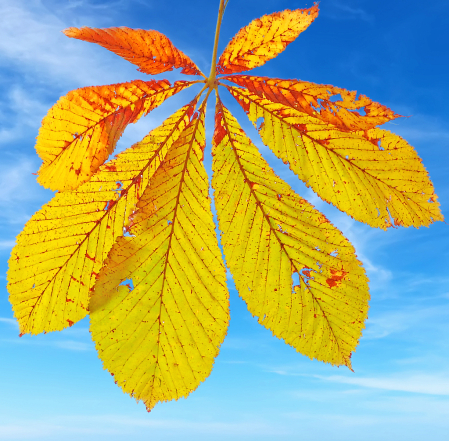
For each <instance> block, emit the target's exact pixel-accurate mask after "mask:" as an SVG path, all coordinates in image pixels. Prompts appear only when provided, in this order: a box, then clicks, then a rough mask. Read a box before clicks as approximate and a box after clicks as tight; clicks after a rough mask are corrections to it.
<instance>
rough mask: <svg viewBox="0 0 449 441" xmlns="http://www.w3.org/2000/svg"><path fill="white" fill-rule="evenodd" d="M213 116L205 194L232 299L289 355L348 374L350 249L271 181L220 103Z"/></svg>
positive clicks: (361, 280) (359, 296)
mask: <svg viewBox="0 0 449 441" xmlns="http://www.w3.org/2000/svg"><path fill="white" fill-rule="evenodd" d="M216 115H217V117H216V127H215V133H214V137H213V146H214V147H213V149H214V156H213V163H212V169H213V173H214V174H213V179H212V186H213V188H214V190H215V193H214V199H215V206H216V209H217V217H218V223H219V227H220V230H221V231H222V246H223V250H224V253H225V256H226V262H227V265H228V267H229V269H230V271H231V273H232V275H233V277H234V282H235V285H236V287H237V289H238V291H239V294H240V296H241V297H242V298H243V299H244V300H245V302H246V304H247V306H248V309H249V310H250V312H251V313H252V314H253V315H254V316H257V317H258V321H259V323H260V324H262V325H263V326H265V327H266V328H268V329H270V330H271V331H272V332H273V333H274V335H276V336H277V337H278V338H282V339H284V340H285V342H286V343H288V344H290V345H292V346H293V347H295V348H296V349H297V351H299V352H301V353H302V354H304V355H306V356H308V357H310V358H315V359H318V360H321V361H324V362H328V363H331V364H333V365H346V366H348V367H349V368H350V366H351V363H350V354H351V352H352V351H353V350H354V348H355V347H356V345H357V344H358V340H359V338H360V336H361V330H362V329H363V327H364V321H365V319H366V317H367V312H368V300H369V291H368V283H367V282H368V279H367V277H366V274H365V271H364V269H363V267H362V266H361V263H360V262H359V261H358V259H357V256H356V254H355V252H354V248H353V247H352V245H351V244H350V243H349V241H348V240H347V239H346V238H345V237H344V236H343V235H342V234H341V232H340V231H339V230H337V228H335V227H334V226H333V225H332V224H331V223H330V222H329V221H327V219H326V218H325V217H324V215H323V214H321V213H319V212H318V211H317V210H316V209H314V208H313V207H312V206H311V205H310V204H309V203H308V202H307V201H305V200H304V199H302V198H301V197H299V196H298V195H297V194H296V193H295V192H294V191H293V190H292V189H291V188H290V187H289V186H288V185H287V183H285V182H284V181H283V180H282V179H280V178H279V177H278V176H276V175H275V173H274V172H273V170H272V169H271V168H270V166H269V165H268V164H267V162H266V161H265V160H264V159H263V158H262V157H261V155H260V153H259V151H258V150H257V148H256V147H255V146H254V144H253V143H252V142H251V141H250V140H249V138H248V137H247V136H246V135H245V133H244V132H243V130H242V129H241V127H240V125H239V124H238V123H237V121H236V119H235V118H234V117H233V116H232V115H231V114H230V113H229V111H228V110H227V109H226V108H225V107H224V106H223V105H222V104H221V103H220V102H219V103H218V104H217V113H216ZM336 250H337V251H338V255H337V254H336V253H335V252H336ZM294 276H295V277H299V285H298V284H297V282H296V281H295V282H294V280H295V277H294ZM326 280H331V281H334V282H335V283H326Z"/></svg>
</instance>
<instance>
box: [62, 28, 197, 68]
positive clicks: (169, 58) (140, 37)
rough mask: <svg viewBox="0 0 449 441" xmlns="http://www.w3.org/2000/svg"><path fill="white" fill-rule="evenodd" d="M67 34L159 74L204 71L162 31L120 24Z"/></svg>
mask: <svg viewBox="0 0 449 441" xmlns="http://www.w3.org/2000/svg"><path fill="white" fill-rule="evenodd" d="M63 32H64V34H65V35H67V37H71V38H77V39H78V40H84V41H88V42H89V43H97V44H99V45H100V46H103V47H104V48H106V49H108V50H110V51H111V52H114V53H115V54H117V55H120V56H121V57H122V58H124V59H125V60H128V61H129V62H130V63H132V64H135V65H136V66H138V67H139V69H138V70H140V71H141V72H144V73H147V74H151V75H155V74H159V73H162V72H166V71H169V70H173V68H175V69H178V68H182V70H181V73H183V74H186V75H201V72H200V70H199V69H198V67H197V66H196V64H195V63H194V62H193V61H192V60H191V59H190V58H189V57H188V56H187V55H186V54H184V53H183V52H181V51H180V50H179V49H177V48H176V47H175V46H173V43H172V42H171V41H170V40H169V39H168V38H167V37H166V36H165V35H164V34H161V33H160V32H158V31H153V30H149V31H145V30H143V29H130V28H127V27H124V26H123V27H120V28H105V29H98V28H88V27H83V28H73V27H72V28H68V29H65V30H64V31H63Z"/></svg>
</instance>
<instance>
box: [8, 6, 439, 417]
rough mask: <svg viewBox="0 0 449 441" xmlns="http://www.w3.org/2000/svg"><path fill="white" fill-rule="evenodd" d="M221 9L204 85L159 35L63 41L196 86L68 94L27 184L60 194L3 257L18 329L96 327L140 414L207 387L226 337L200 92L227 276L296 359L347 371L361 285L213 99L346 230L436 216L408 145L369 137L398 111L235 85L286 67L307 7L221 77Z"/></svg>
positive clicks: (345, 96) (256, 24)
mask: <svg viewBox="0 0 449 441" xmlns="http://www.w3.org/2000/svg"><path fill="white" fill-rule="evenodd" d="M227 3H228V0H219V12H218V20H217V28H216V29H217V33H216V36H215V43H214V48H213V52H212V53H213V55H212V61H211V66H212V68H211V73H210V76H209V77H208V78H206V77H205V76H204V75H203V74H202V73H201V72H200V70H199V69H198V67H197V66H196V64H195V63H193V61H192V60H191V59H190V58H189V57H188V56H186V55H185V54H184V53H182V52H181V51H180V50H178V49H176V48H175V47H174V46H173V44H172V43H171V42H170V40H169V39H168V38H167V37H165V36H164V35H163V34H161V33H159V32H157V31H144V30H141V29H137V30H134V29H130V28H107V29H96V28H87V27H83V28H69V29H66V30H65V31H64V33H65V34H66V35H67V36H69V37H72V38H77V39H80V40H85V41H89V42H93V43H97V44H99V45H101V46H103V47H105V48H106V49H108V50H110V51H112V52H114V53H116V54H118V55H120V56H121V57H123V58H125V59H126V60H128V61H130V62H131V63H133V64H135V65H137V66H138V67H139V70H140V71H141V72H145V73H148V74H158V73H161V72H165V71H170V70H173V69H177V68H180V69H182V70H181V73H183V74H187V75H200V76H202V77H204V79H199V80H197V81H190V82H181V81H179V82H176V83H175V84H174V85H173V86H172V85H171V84H170V83H169V82H168V81H167V80H160V81H155V80H152V81H140V80H135V81H133V82H130V83H123V84H113V85H110V86H95V87H86V88H82V89H78V90H74V91H72V92H69V93H68V94H67V95H66V96H64V97H62V98H61V99H60V100H59V101H58V102H57V103H56V104H55V105H54V106H53V107H52V108H51V109H50V111H49V113H48V115H47V116H46V117H45V118H44V120H43V123H42V128H41V130H40V132H39V136H38V140H37V145H36V149H37V152H38V154H39V156H40V157H41V158H42V159H43V161H44V163H43V165H42V167H41V169H40V170H39V175H38V182H39V183H41V184H42V185H44V186H45V187H48V188H51V189H53V190H59V191H60V192H59V193H57V194H56V196H55V197H54V198H53V199H52V200H51V201H50V202H49V203H48V204H46V205H45V206H44V207H43V208H42V209H41V210H40V211H38V212H37V213H36V214H35V215H34V216H33V217H32V218H31V220H30V221H29V222H28V223H27V224H26V225H25V228H24V230H23V231H22V233H21V234H19V236H18V237H17V245H16V246H15V247H14V249H13V251H12V254H11V258H10V260H9V271H8V290H9V293H10V297H9V299H10V302H11V303H12V306H13V309H14V314H15V317H16V318H17V320H18V322H19V326H20V332H21V333H22V334H23V333H31V334H37V333H40V332H48V331H55V330H61V329H63V328H65V327H68V326H72V325H73V324H74V323H75V322H77V321H78V320H80V319H82V318H83V317H85V316H86V315H87V314H90V318H91V333H92V337H93V340H94V341H95V344H96V348H97V350H98V353H99V356H100V358H101V360H102V361H103V366H104V367H105V369H107V370H108V371H109V372H110V373H111V374H112V375H113V377H114V379H115V382H116V383H117V384H118V385H119V386H120V387H121V388H122V389H123V391H125V392H126V393H128V394H130V395H131V396H133V397H135V398H136V399H137V400H142V401H143V402H144V403H145V406H146V408H147V409H148V410H151V409H152V408H153V407H154V406H155V405H156V404H157V403H158V402H163V401H168V400H172V399H178V398H180V397H186V396H188V395H189V394H190V393H191V392H192V391H193V390H195V389H196V388H197V387H198V385H199V384H200V383H201V382H202V381H204V380H205V378H206V377H207V376H208V375H209V374H210V372H211V370H212V366H213V363H214V360H215V357H216V356H217V355H218V352H219V347H220V345H221V343H222V342H223V339H224V337H225V334H226V330H227V327H228V323H229V300H228V291H227V288H226V270H225V266H224V263H223V260H222V255H221V250H220V248H219V245H218V241H217V235H216V228H215V224H214V221H213V216H212V211H211V200H210V198H209V183H208V179H207V173H206V171H205V169H204V166H203V160H204V154H205V147H206V142H205V139H206V136H205V128H204V121H205V111H206V102H207V99H208V97H209V96H210V94H211V92H213V91H214V92H215V94H216V97H217V106H216V114H215V131H214V135H213V140H212V144H213V149H212V155H213V160H212V169H213V178H212V187H213V189H214V194H213V196H214V199H215V208H216V210H217V218H218V226H219V229H220V230H221V233H220V238H221V246H222V250H223V252H224V255H225V257H226V265H227V267H228V268H229V269H230V271H231V273H232V275H233V278H234V281H235V285H236V288H237V290H238V292H239V294H240V296H241V297H242V298H243V299H244V300H245V302H246V304H247V306H248V309H249V311H250V312H251V314H252V315H253V316H255V317H257V320H258V322H259V323H260V324H262V325H263V326H265V327H266V328H268V329H270V330H271V331H272V333H273V334H274V335H275V336H277V337H278V338H281V339H283V340H284V341H285V342H286V343H288V344H289V345H291V346H293V347H294V348H296V350H297V351H298V352H300V353H302V354H304V355H306V356H308V357H310V358H311V359H317V360H321V361H323V362H327V363H330V364H332V365H337V366H340V365H345V366H347V367H349V368H350V369H351V355H352V353H353V352H354V351H355V348H356V346H357V344H358V342H359V339H360V337H361V335H362V330H363V328H364V326H365V325H364V322H365V320H366V318H367V313H368V300H369V292H368V279H367V277H366V274H365V270H364V269H363V267H362V266H361V263H360V262H359V260H358V259H357V256H356V254H355V250H354V248H353V246H352V245H351V244H350V243H349V242H348V240H347V239H346V238H345V237H344V236H343V235H342V233H341V232H340V231H339V230H338V229H337V228H335V227H334V226H333V225H332V224H331V223H330V221H329V220H328V219H327V218H326V217H325V216H324V215H323V214H321V213H320V212H319V211H317V210H316V209H315V208H314V207H313V206H312V205H311V204H309V203H308V202H307V201H306V200H305V199H303V198H302V197H301V196H299V195H297V194H296V193H295V192H294V191H293V190H292V188H290V186H289V185H288V184H287V183H286V182H284V181H283V180H282V179H281V178H280V177H278V176H277V175H276V174H275V173H274V171H273V170H272V168H271V167H270V166H269V164H268V163H267V162H266V161H265V160H264V159H263V158H262V156H261V155H260V153H259V152H258V150H257V148H256V147H255V145H254V144H253V142H252V141H251V140H250V139H249V138H248V137H247V135H246V134H245V133H244V132H243V130H242V128H241V127H240V125H239V123H238V122H237V120H236V119H235V117H234V116H233V115H232V114H231V113H230V112H229V110H227V109H226V108H225V107H224V106H223V104H222V102H221V99H220V97H219V92H218V90H219V89H220V88H221V90H226V89H227V90H228V91H229V92H230V93H231V94H232V96H233V97H234V98H235V99H236V100H237V102H238V103H239V105H240V106H241V107H242V108H243V110H244V111H245V112H246V114H247V115H248V117H249V119H250V121H251V122H252V123H253V124H254V126H255V127H256V128H257V129H258V131H259V134H260V136H261V138H262V141H263V142H264V143H265V145H267V146H269V147H270V148H271V149H272V151H273V152H274V154H275V155H276V156H277V157H278V158H280V159H281V160H282V161H283V162H284V164H286V165H289V167H290V168H291V170H293V172H294V173H296V175H297V176H298V177H299V178H300V179H301V180H302V181H304V182H305V184H306V185H307V186H310V187H311V188H312V189H313V190H314V191H315V192H316V193H317V194H318V195H319V196H320V197H321V198H322V199H323V200H325V201H328V202H330V203H332V204H334V205H335V206H336V207H338V208H339V209H340V210H342V211H344V212H346V213H348V214H349V215H350V216H352V217H353V218H354V219H357V220H359V221H361V222H365V223H367V224H369V225H371V226H373V227H379V228H383V229H386V228H387V227H391V226H412V225H413V226H415V227H419V226H422V225H425V226H428V225H430V224H431V223H432V222H434V221H437V220H442V219H443V217H442V215H441V212H440V209H439V204H438V202H437V196H436V195H435V192H434V188H433V185H432V182H431V181H430V179H429V176H428V174H427V171H426V170H425V168H424V166H423V165H422V163H421V159H420V158H419V157H418V155H417V153H416V152H415V150H414V149H413V147H411V146H410V145H409V144H408V143H407V142H406V141H405V140H404V139H402V138H401V137H399V136H397V135H395V134H393V133H391V132H389V131H388V130H384V129H382V128H380V127H379V126H381V125H382V124H384V123H389V122H390V121H391V120H393V119H395V118H397V117H398V116H399V115H397V114H395V113H394V112H393V111H392V110H390V109H389V108H387V107H385V106H384V105H382V104H379V103H377V102H375V101H372V100H371V99H370V98H368V97H366V96H364V95H357V92H355V91H348V90H346V89H342V88H339V87H335V86H331V85H319V84H315V83H311V82H306V81H299V80H283V79H278V78H266V77H257V76H252V75H237V73H239V72H242V71H246V70H250V69H253V68H255V67H258V66H262V65H263V64H265V63H266V62H267V61H268V60H270V59H272V58H275V57H276V56H277V55H278V54H279V53H281V52H282V51H283V50H284V49H285V48H286V46H287V45H288V44H290V43H291V42H293V41H294V40H295V39H296V38H297V37H298V35H299V34H300V33H301V32H302V31H304V30H305V29H306V28H307V27H308V26H309V25H310V24H311V23H312V22H313V21H314V20H315V18H316V17H317V16H318V5H316V4H315V5H314V6H313V7H311V8H309V9H297V10H294V11H291V10H288V9H287V10H285V11H282V12H277V13H273V14H270V15H265V16H263V17H261V18H259V19H256V20H254V21H252V22H251V23H250V24H249V25H248V26H245V27H244V28H242V29H241V30H240V31H239V32H238V33H237V35H236V36H235V37H234V38H233V39H232V40H231V42H230V43H229V44H228V45H227V47H226V48H225V50H224V52H223V54H222V55H221V57H220V58H219V61H218V63H217V47H218V36H219V34H220V32H219V31H220V26H221V21H222V19H223V15H224V11H225V8H226V5H227ZM329 47H330V46H329ZM312 49H313V50H315V48H312ZM327 49H328V48H325V50H327ZM334 49H335V48H331V50H334ZM307 50H310V48H307ZM316 50H323V49H322V48H321V49H319V48H317V49H316ZM300 61H304V62H306V61H307V58H306V57H304V60H300ZM217 73H218V74H226V75H221V76H219V77H217ZM231 74H232V75H231ZM229 83H233V84H232V85H230V84H229ZM194 85H196V86H198V85H199V86H200V87H201V89H200V90H199V92H198V94H197V95H196V97H195V98H194V99H193V100H192V101H191V102H190V103H189V104H187V105H185V106H184V107H181V108H180V109H179V110H178V111H176V112H175V113H174V114H173V115H172V116H170V117H169V118H167V119H166V120H165V121H164V122H163V124H162V125H160V126H159V127H157V128H156V129H154V130H152V131H151V132H150V133H149V134H148V135H147V136H146V137H145V138H144V139H143V140H142V141H141V142H139V143H137V144H135V145H134V146H132V147H131V148H129V149H128V150H125V151H124V152H123V153H120V154H119V155H116V157H115V158H114V159H113V160H110V161H109V162H107V163H105V161H106V159H107V158H108V156H109V155H110V154H111V153H112V152H113V150H114V148H115V146H116V143H117V141H118V139H119V138H120V136H121V135H122V133H123V131H124V130H125V129H126V127H127V126H128V125H129V124H130V123H134V122H136V121H137V120H138V119H139V118H140V117H142V116H144V115H146V114H147V113H148V112H150V111H151V110H152V109H154V108H156V107H157V106H159V105H160V104H162V103H163V102H164V101H165V100H166V99H167V98H169V97H171V96H173V95H174V94H177V93H178V92H180V91H182V90H184V89H186V88H187V87H189V86H194ZM203 94H205V97H204V95H203ZM206 153H207V152H206Z"/></svg>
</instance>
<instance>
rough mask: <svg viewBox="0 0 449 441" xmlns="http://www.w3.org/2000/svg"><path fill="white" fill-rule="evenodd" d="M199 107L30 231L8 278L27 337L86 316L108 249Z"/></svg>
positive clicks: (61, 197) (33, 222)
mask: <svg viewBox="0 0 449 441" xmlns="http://www.w3.org/2000/svg"><path fill="white" fill-rule="evenodd" d="M193 106H194V103H191V104H189V105H187V106H184V107H183V108H181V109H180V110H178V111H177V112H176V113H174V114H173V115H172V116H171V117H169V118H168V119H167V120H165V121H164V123H163V124H162V125H161V126H160V127H158V128H156V129H154V130H152V131H151V132H150V133H149V134H148V135H147V136H146V137H145V138H144V139H143V140H142V141H141V142H140V143H137V144H135V145H134V146H133V147H132V148H130V149H128V150H126V151H124V152H123V153H121V154H119V155H118V156H117V158H116V159H114V160H112V161H109V162H108V163H107V164H105V165H103V166H101V167H100V170H99V171H98V172H97V173H96V174H95V175H94V176H93V177H92V178H91V180H90V181H89V182H86V183H85V184H83V185H82V186H80V187H79V188H78V189H77V190H75V191H67V192H62V193H58V194H56V196H55V197H54V198H53V199H52V200H51V201H50V202H49V203H48V204H46V205H44V207H43V208H42V209H41V210H40V211H38V212H37V213H36V214H35V215H34V216H33V217H32V218H31V219H30V220H29V221H28V223H27V224H26V225H25V228H24V230H23V231H22V233H20V234H19V236H18V237H17V244H16V246H15V247H14V248H13V250H12V253H11V258H10V260H9V271H8V290H9V293H10V297H9V300H10V302H11V304H12V305H13V309H14V315H15V317H16V318H17V320H18V322H19V326H20V332H21V333H22V334H24V333H31V334H38V333H40V332H49V331H56V330H61V329H63V328H65V327H68V326H72V325H73V323H75V322H77V321H78V320H81V319H82V318H84V317H85V316H86V314H87V307H88V302H89V296H90V292H91V288H92V287H93V285H94V284H95V281H96V278H97V276H98V273H99V272H100V269H101V268H102V266H103V264H104V261H105V259H106V257H107V254H108V252H109V250H110V249H111V247H112V245H113V244H114V242H115V240H116V238H117V237H118V236H122V235H123V231H124V228H126V227H127V225H128V222H129V220H128V219H129V217H130V216H131V215H132V213H133V211H134V210H135V206H136V203H137V201H138V200H139V198H140V196H141V195H142V193H143V191H144V189H145V187H146V186H147V184H148V182H149V180H150V179H151V177H152V176H153V175H154V173H155V171H156V170H157V168H158V167H159V166H160V164H161V162H162V161H163V160H164V158H165V155H166V154H167V151H168V150H169V148H170V146H171V145H173V143H174V142H175V141H176V140H177V138H178V137H179V135H180V133H181V132H182V131H183V130H184V128H185V127H186V126H187V124H188V122H189V117H190V115H191V114H192V113H193Z"/></svg>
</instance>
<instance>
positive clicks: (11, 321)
mask: <svg viewBox="0 0 449 441" xmlns="http://www.w3.org/2000/svg"><path fill="white" fill-rule="evenodd" d="M0 323H6V324H7V325H9V326H11V327H13V328H16V329H19V324H18V323H17V320H16V319H11V318H5V317H0Z"/></svg>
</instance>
